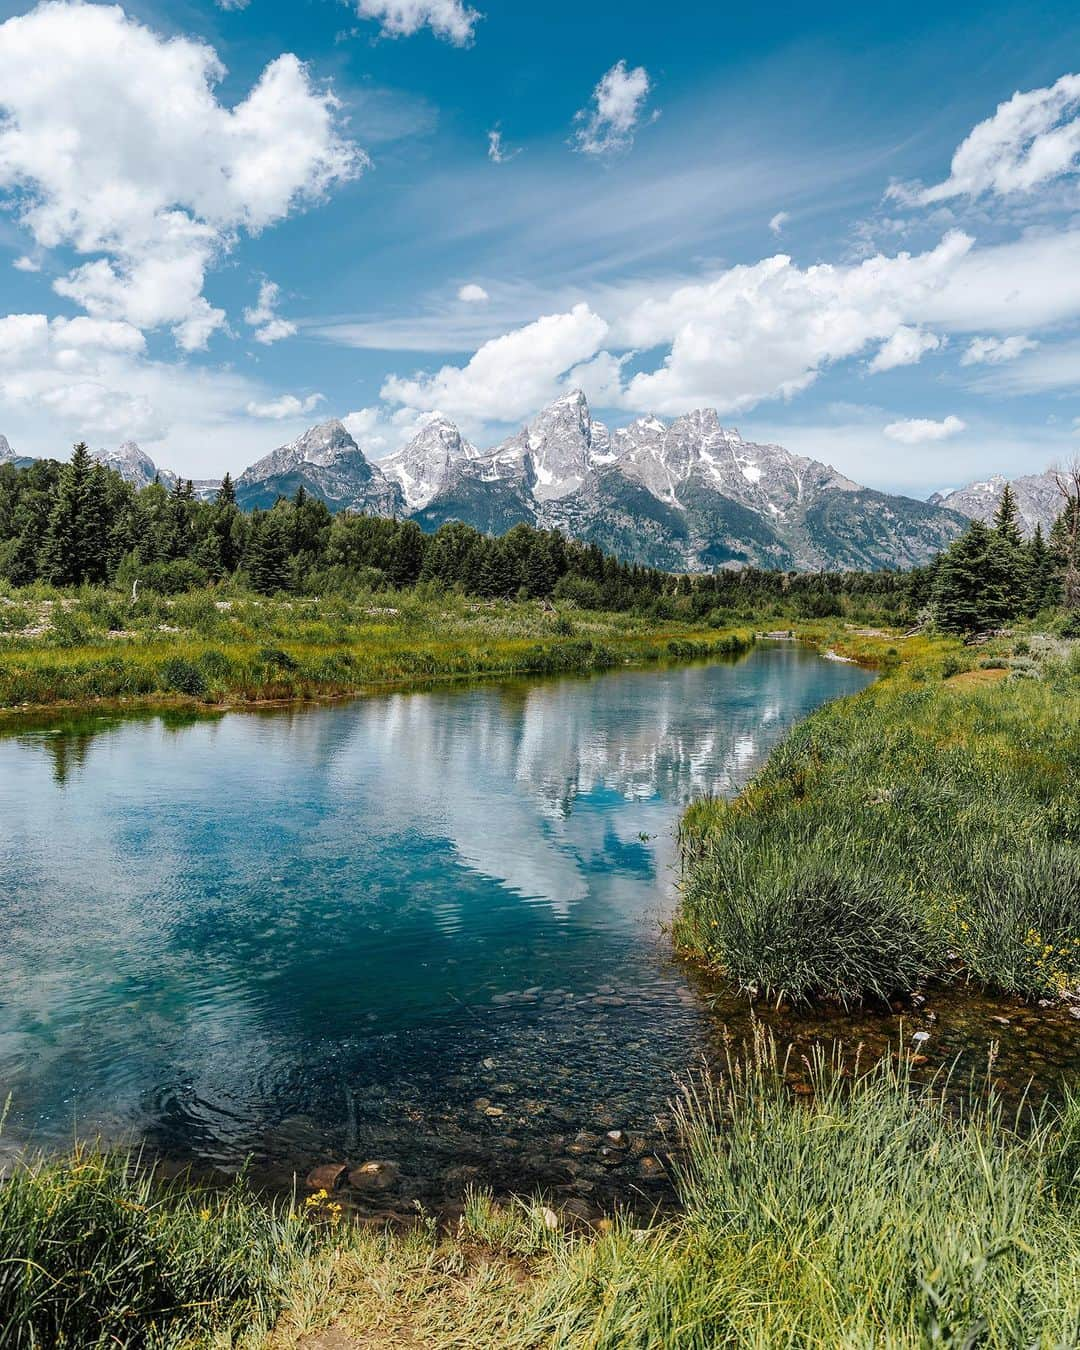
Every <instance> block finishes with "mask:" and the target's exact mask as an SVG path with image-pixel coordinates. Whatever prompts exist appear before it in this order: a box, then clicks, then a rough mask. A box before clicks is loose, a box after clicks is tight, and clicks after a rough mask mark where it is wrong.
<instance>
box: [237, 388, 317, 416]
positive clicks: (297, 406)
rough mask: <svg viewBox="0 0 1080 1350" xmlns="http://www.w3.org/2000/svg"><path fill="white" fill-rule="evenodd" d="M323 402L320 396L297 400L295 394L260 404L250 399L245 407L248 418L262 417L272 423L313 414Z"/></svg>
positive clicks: (312, 395)
mask: <svg viewBox="0 0 1080 1350" xmlns="http://www.w3.org/2000/svg"><path fill="white" fill-rule="evenodd" d="M323 402H325V397H324V395H322V394H309V395H308V397H307V398H304V399H300V398H297V397H296V395H295V394H283V395H282V396H281V398H275V399H270V400H269V401H268V402H266V403H260V402H258V401H257V400H255V399H252V400H251V401H250V402H249V403H248V404H247V406H246V409H245V410H246V412H247V414H248V416H249V417H264V418H267V419H269V420H271V421H274V422H280V421H283V420H284V419H285V418H286V417H300V416H301V415H302V414H303V413H309V412H314V411H315V409H316V408H317V407H318V406H319V404H320V403H323Z"/></svg>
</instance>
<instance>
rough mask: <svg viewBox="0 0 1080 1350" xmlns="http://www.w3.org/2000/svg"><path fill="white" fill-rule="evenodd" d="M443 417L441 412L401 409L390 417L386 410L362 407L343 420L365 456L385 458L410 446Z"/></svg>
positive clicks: (437, 410)
mask: <svg viewBox="0 0 1080 1350" xmlns="http://www.w3.org/2000/svg"><path fill="white" fill-rule="evenodd" d="M440 415H441V410H440V409H434V410H433V411H431V412H417V411H416V409H415V408H398V409H396V411H394V412H393V413H391V414H389V415H388V414H387V410H386V408H385V407H374V408H359V409H357V411H355V412H351V413H349V414H348V415H347V416H345V417H343V418H342V419H341V420H342V422H343V423H344V424H345V429H346V430H347V431H348V433H349V435H350V436H351V437H352V438H353V440H354V441H355V442H356V443H357V445H359V447H360V449H361V450H363V451H364V453H365V454H370V455H374V456H376V457H378V458H382V457H383V456H384V455H388V454H390V453H391V452H392V451H394V450H397V449H398V448H399V447H400V446H402V445H405V444H407V443H408V442H409V441H411V440H412V439H413V437H414V436H415V435H416V434H417V432H418V431H419V430H420V428H421V427H422V426H423V425H424V424H425V423H426V422H430V421H431V419H432V418H433V417H438V416H440Z"/></svg>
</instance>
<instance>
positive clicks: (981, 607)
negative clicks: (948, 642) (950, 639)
mask: <svg viewBox="0 0 1080 1350" xmlns="http://www.w3.org/2000/svg"><path fill="white" fill-rule="evenodd" d="M1009 585H1010V551H1009V547H1008V545H1007V544H1006V543H1005V542H1004V541H1002V540H1001V539H999V538H998V536H997V535H996V534H995V532H994V531H993V530H990V529H988V528H987V526H986V525H984V524H983V523H982V521H981V520H973V521H972V522H971V524H970V525H969V526H968V528H967V530H966V531H965V532H964V533H963V534H962V535H961V536H960V538H959V539H956V540H954V541H953V543H952V544H950V545H949V547H948V548H947V549H946V550H945V552H944V553H943V554H942V555H941V561H940V563H939V564H938V569H937V577H936V579H935V584H934V617H935V619H936V621H937V623H938V625H939V627H941V628H943V629H945V631H946V632H949V633H964V634H968V633H978V632H983V631H985V630H987V629H991V628H997V627H998V626H999V625H1000V624H1001V623H1003V622H1004V621H1005V620H1006V619H1007V618H1009V617H1010V616H1011V614H1012V613H1015V610H1014V609H1013V608H1012V605H1013V601H1012V598H1011V596H1010V594H1009Z"/></svg>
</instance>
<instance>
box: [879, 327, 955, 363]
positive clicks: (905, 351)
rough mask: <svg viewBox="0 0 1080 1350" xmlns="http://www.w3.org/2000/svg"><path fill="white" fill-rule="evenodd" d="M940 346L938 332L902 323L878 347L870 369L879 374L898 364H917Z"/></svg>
mask: <svg viewBox="0 0 1080 1350" xmlns="http://www.w3.org/2000/svg"><path fill="white" fill-rule="evenodd" d="M940 346H941V339H940V338H939V337H938V336H937V335H936V334H934V333H927V332H925V331H924V330H923V329H921V328H912V327H910V326H909V325H908V324H901V325H900V327H899V328H898V329H897V330H896V332H895V333H893V335H892V336H891V337H890V338H888V339H887V340H886V341H885V342H883V343H882V344H881V346H880V347H879V348H878V350H877V354H876V355H875V356H874V359H873V360H872V361H871V362H870V371H871V373H872V374H874V375H877V374H879V373H880V372H881V371H883V370H894V369H895V368H896V367H897V366H914V365H917V364H918V362H919V361H921V360H922V358H923V357H924V356H925V355H926V353H927V352H935V351H937V350H938V348H939V347H940Z"/></svg>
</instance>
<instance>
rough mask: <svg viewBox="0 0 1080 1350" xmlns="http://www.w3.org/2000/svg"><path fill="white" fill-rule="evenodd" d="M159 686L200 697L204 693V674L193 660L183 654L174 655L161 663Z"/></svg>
mask: <svg viewBox="0 0 1080 1350" xmlns="http://www.w3.org/2000/svg"><path fill="white" fill-rule="evenodd" d="M161 687H162V688H163V689H169V690H172V691H173V692H175V693H177V694H190V695H192V697H194V698H201V697H202V695H203V694H205V693H206V689H207V684H206V676H205V675H204V674H203V672H202V670H200V668H199V667H198V666H197V665H196V664H195V662H194V661H188V660H187V659H186V658H185V657H183V656H174V657H173V658H172V659H171V660H169V661H165V662H163V663H162V665H161Z"/></svg>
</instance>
